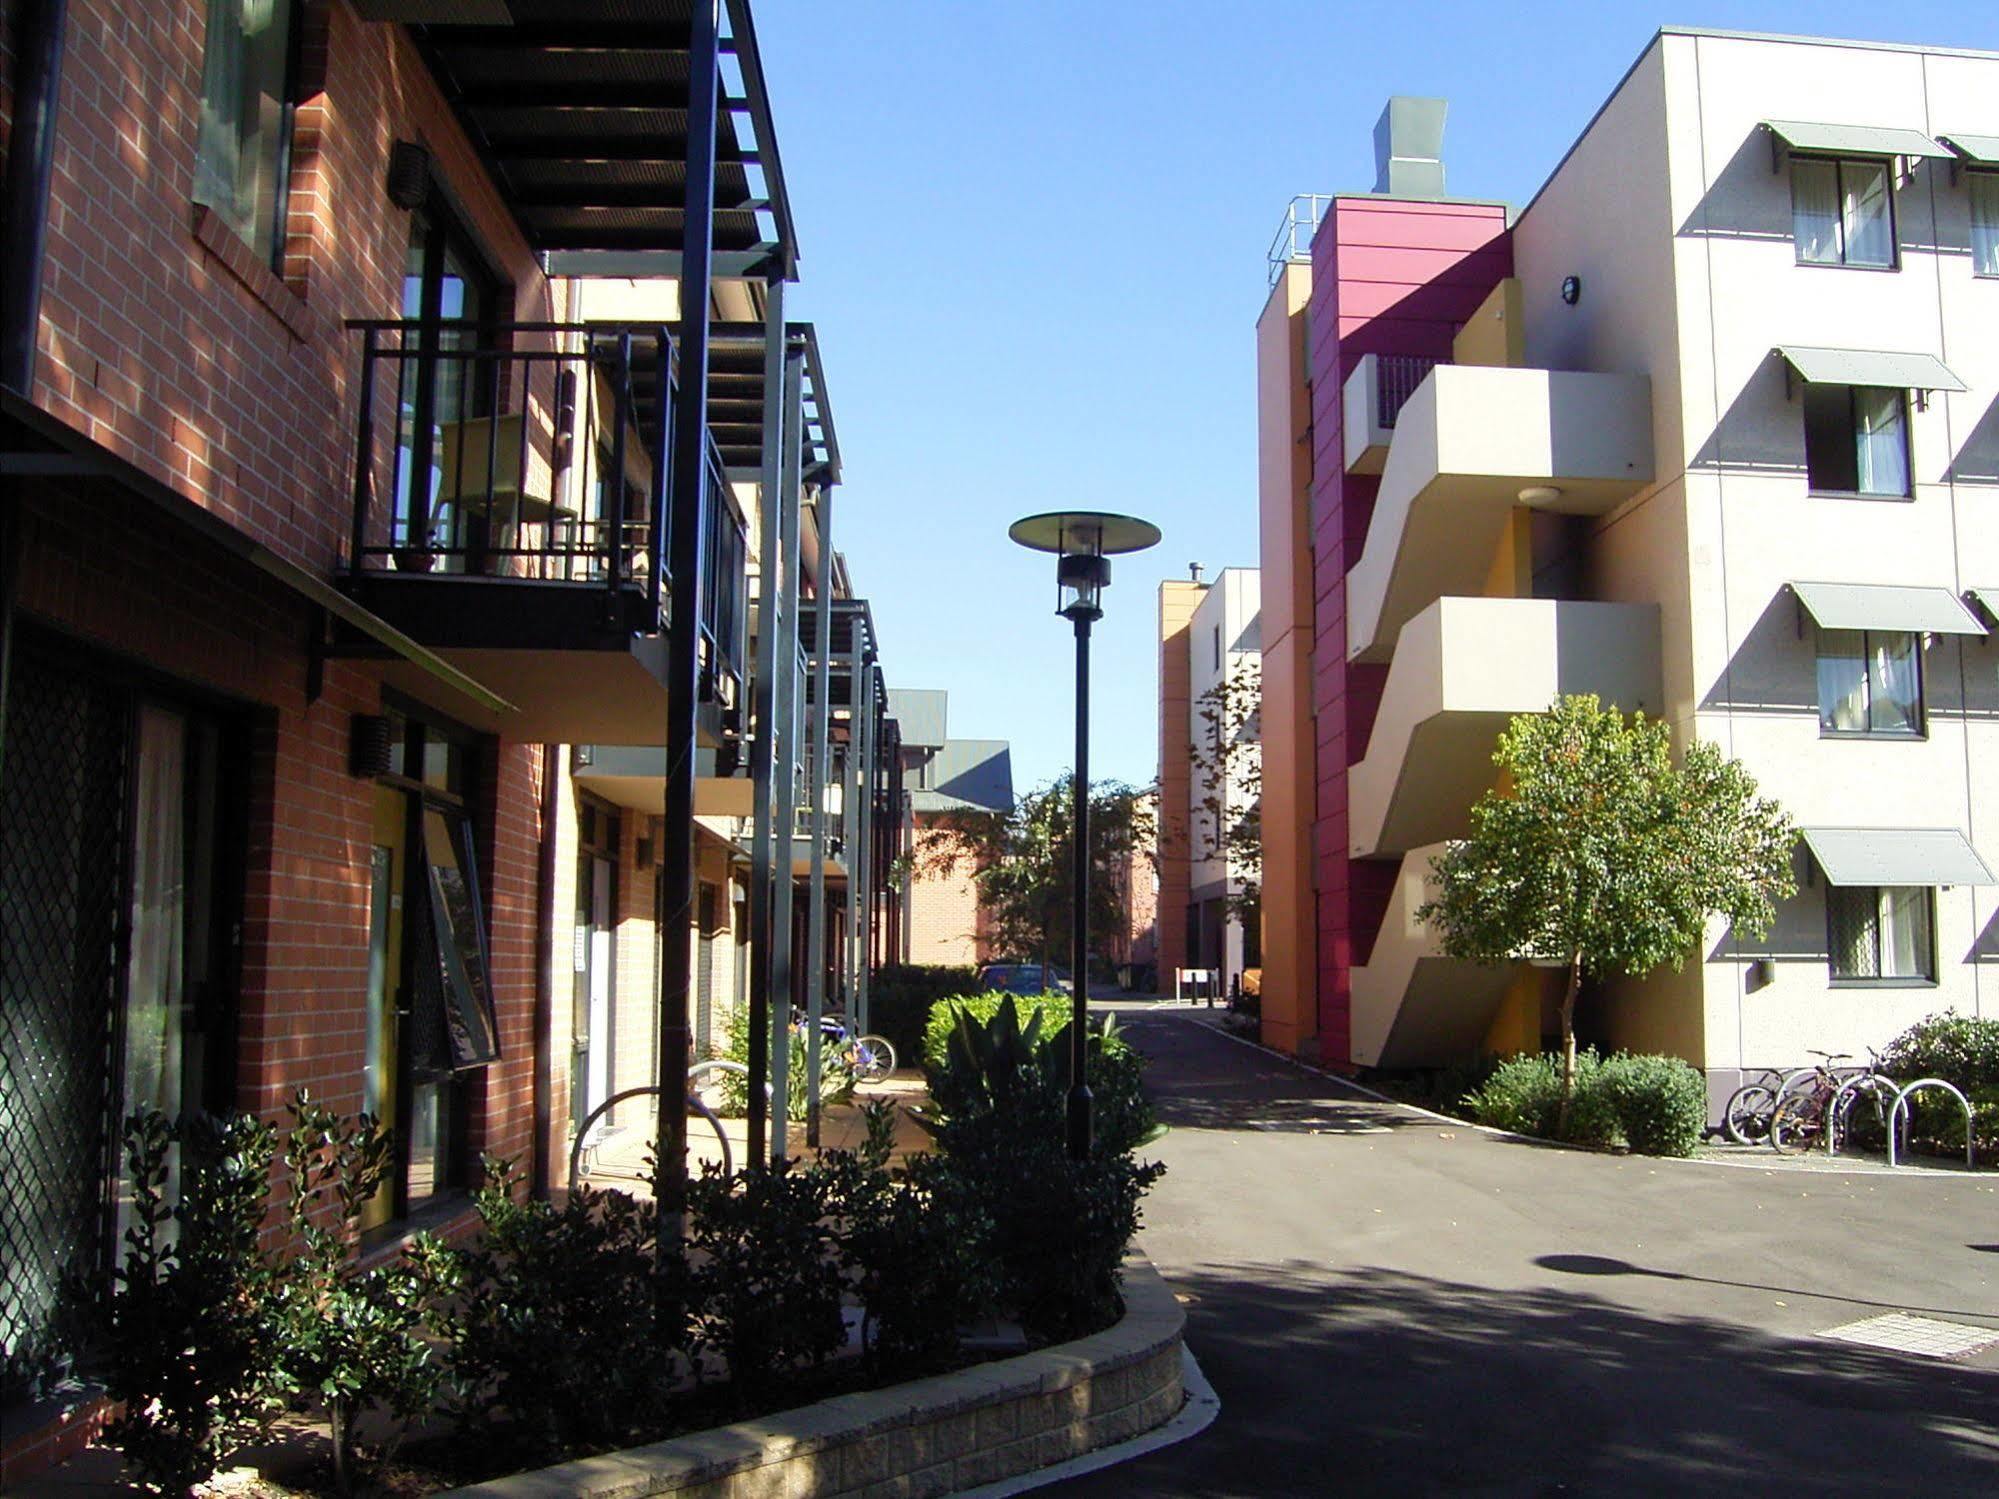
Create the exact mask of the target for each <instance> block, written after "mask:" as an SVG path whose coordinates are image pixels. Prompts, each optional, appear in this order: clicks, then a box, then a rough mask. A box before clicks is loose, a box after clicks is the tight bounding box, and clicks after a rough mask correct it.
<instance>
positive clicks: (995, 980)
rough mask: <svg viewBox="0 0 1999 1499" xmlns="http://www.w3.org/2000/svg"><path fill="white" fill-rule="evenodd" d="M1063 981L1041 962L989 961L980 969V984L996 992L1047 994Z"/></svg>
mask: <svg viewBox="0 0 1999 1499" xmlns="http://www.w3.org/2000/svg"><path fill="white" fill-rule="evenodd" d="M1061 982H1062V981H1061V978H1060V977H1059V976H1058V975H1057V974H1056V972H1055V970H1053V969H1051V968H1043V967H1042V966H1041V965H1040V964H1039V963H988V964H986V966H985V967H984V968H982V969H980V970H979V984H980V986H981V987H982V988H985V989H987V990H989V991H991V992H993V993H995V994H1046V993H1047V992H1048V991H1049V990H1051V989H1053V988H1055V987H1056V986H1057V985H1059V984H1060V983H1061Z"/></svg>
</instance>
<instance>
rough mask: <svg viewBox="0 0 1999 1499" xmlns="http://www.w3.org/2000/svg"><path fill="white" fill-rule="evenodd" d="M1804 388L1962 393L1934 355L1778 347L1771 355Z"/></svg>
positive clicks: (1792, 345)
mask: <svg viewBox="0 0 1999 1499" xmlns="http://www.w3.org/2000/svg"><path fill="white" fill-rule="evenodd" d="M1770 352H1771V353H1773V354H1775V355H1776V356H1777V357H1778V358H1780V359H1782V360H1783V361H1784V363H1785V364H1787V365H1789V366H1790V367H1791V370H1792V371H1793V372H1794V373H1795V374H1796V375H1797V377H1798V378H1799V379H1800V380H1802V381H1804V382H1805V384H1807V385H1884V386H1887V387H1888V388H1890V389H1892V390H1956V391H1961V390H1964V389H1965V388H1966V387H1965V384H1964V382H1963V381H1962V380H1960V379H1958V378H1957V376H1956V375H1954V374H1952V373H1951V369H1950V366H1949V365H1947V364H1945V363H1944V362H1943V361H1942V360H1941V359H1939V358H1937V357H1936V355H1934V354H1900V353H1891V352H1888V351H1886V350H1882V349H1820V348H1812V347H1809V346H1808V345H1805V344H1779V345H1777V347H1776V348H1774V349H1772V350H1771V351H1770Z"/></svg>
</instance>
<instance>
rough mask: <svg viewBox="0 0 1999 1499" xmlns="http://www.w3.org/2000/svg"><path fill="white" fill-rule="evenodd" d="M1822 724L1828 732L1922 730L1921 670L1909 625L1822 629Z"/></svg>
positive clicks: (1903, 732)
mask: <svg viewBox="0 0 1999 1499" xmlns="http://www.w3.org/2000/svg"><path fill="white" fill-rule="evenodd" d="M1819 729H1820V731H1821V732H1822V733H1826V734H1898V735H1903V736H1908V737H1913V736H1917V735H1920V734H1921V733H1922V732H1923V674H1922V664H1921V657H1920V655H1919V653H1918V649H1917V643H1916V637H1915V636H1914V635H1912V634H1910V633H1909V632H1907V631H1905V630H1821V631H1819Z"/></svg>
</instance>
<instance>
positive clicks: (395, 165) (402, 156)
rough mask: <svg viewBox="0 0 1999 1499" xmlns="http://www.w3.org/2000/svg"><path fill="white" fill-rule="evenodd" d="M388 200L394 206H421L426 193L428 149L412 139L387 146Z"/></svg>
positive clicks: (428, 177) (428, 175) (427, 188)
mask: <svg viewBox="0 0 1999 1499" xmlns="http://www.w3.org/2000/svg"><path fill="white" fill-rule="evenodd" d="M388 190H389V201H390V202H391V203H393V204H395V205H396V207H398V208H421V207H423V201H424V199H426V198H428V197H429V196H430V152H429V151H427V150H425V149H424V148H423V147H422V146H419V145H418V144H417V143H416V142H415V141H397V142H396V143H395V144H394V145H393V146H391V147H389V177H388Z"/></svg>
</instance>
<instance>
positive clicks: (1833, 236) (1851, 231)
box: [1791, 156, 1895, 269]
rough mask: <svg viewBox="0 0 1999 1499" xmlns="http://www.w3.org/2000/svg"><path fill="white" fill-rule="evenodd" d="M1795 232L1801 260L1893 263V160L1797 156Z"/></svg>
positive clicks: (1885, 266) (1793, 185) (1793, 184)
mask: <svg viewBox="0 0 1999 1499" xmlns="http://www.w3.org/2000/svg"><path fill="white" fill-rule="evenodd" d="M1791 235H1792V238H1793V239H1794V240H1795V241H1796V242H1797V247H1798V263H1799V264H1800V265H1861V266H1874V267H1877V268H1882V269H1892V268H1893V266H1894V264H1895V210H1894V204H1893V200H1892V195H1891V194H1890V192H1889V190H1888V163H1887V162H1885V161H1875V160H1868V159H1862V160H1853V161H1847V160H1835V159H1833V158H1831V157H1825V156H1793V157H1792V158H1791Z"/></svg>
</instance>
